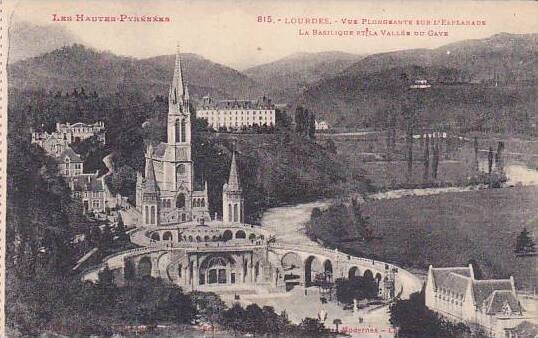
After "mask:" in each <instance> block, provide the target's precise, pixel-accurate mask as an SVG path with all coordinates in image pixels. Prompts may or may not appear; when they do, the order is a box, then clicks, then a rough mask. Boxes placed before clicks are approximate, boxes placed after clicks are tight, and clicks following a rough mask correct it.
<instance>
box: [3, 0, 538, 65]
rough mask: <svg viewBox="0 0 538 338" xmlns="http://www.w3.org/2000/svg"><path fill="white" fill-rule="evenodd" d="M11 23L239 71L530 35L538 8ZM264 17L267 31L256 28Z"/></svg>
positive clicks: (130, 5) (218, 7)
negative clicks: (318, 55)
mask: <svg viewBox="0 0 538 338" xmlns="http://www.w3.org/2000/svg"><path fill="white" fill-rule="evenodd" d="M7 6H8V11H10V12H12V13H13V15H12V16H11V17H12V20H13V21H30V22H33V23H35V24H38V25H63V26H65V27H66V28H67V29H69V30H70V31H72V32H73V33H74V34H76V35H77V36H79V37H80V38H81V39H82V40H83V41H85V42H86V43H87V44H88V45H90V46H92V47H95V48H97V49H100V50H110V51H112V52H113V53H116V54H119V55H129V56H135V57H150V56H156V55H163V54H171V53H173V52H174V51H175V46H176V42H177V41H179V42H180V44H181V49H182V51H183V52H192V53H196V54H199V55H202V56H204V57H206V58H208V59H210V60H213V61H215V62H219V63H223V64H226V65H230V66H233V67H235V68H238V69H242V68H245V67H248V66H252V65H256V64H261V63H265V62H269V61H273V60H276V59H278V58H281V57H285V56H287V55H290V54H292V53H297V52H319V51H328V50H340V51H345V52H350V53H357V54H365V53H367V54H370V53H375V52H383V51H391V50H398V49H408V48H434V47H438V46H441V45H444V44H447V43H450V42H454V41H459V40H464V39H475V38H484V37H488V36H491V35H493V34H496V33H499V32H508V33H536V32H538V20H536V17H538V3H537V2H518V1H510V2H504V1H492V2H488V1H437V2H426V1H405V2H403V1H383V2H381V1H372V2H370V1H321V0H319V1H318V0H309V1H306V0H304V1H302V0H301V1H294V2H293V3H290V2H289V1H284V0H278V1H263V0H262V1H230V0H221V1H209V0H197V1H194V0H191V1H172V0H160V1H151V3H150V1H139V0H115V1H114V0H112V1H96V0H94V1H91V0H90V1H88V0H87V1H74V0H65V1H62V0H54V1H37V0H20V1H15V0H9V1H8V2H7ZM53 14H57V15H58V16H71V17H72V18H73V19H74V18H75V15H76V14H84V15H86V16H114V17H119V16H120V15H122V14H124V15H128V16H144V15H146V16H161V17H169V18H170V22H168V23H143V22H136V23H135V22H133V23H127V22H123V23H117V22H116V23H114V22H100V23H99V22H98V23H95V22H94V23H88V22H76V21H71V22H54V21H53V20H52V17H53ZM259 16H264V17H267V16H271V17H272V21H276V20H278V19H281V21H280V22H275V23H260V22H258V17H259ZM292 18H327V19H328V20H330V21H331V22H334V23H333V24H330V25H296V24H285V23H284V22H285V21H286V19H287V20H288V21H291V20H292ZM346 18H347V19H358V20H359V21H360V20H362V19H371V20H379V19H393V20H417V19H430V20H432V19H447V20H485V21H486V25H485V26H441V25H438V26H417V25H412V26H402V25H362V24H358V25H344V24H341V23H339V22H340V20H341V19H346ZM366 27H368V28H369V29H370V30H375V31H378V32H380V30H387V31H391V32H394V31H401V30H402V29H403V30H408V31H412V32H414V31H425V32H426V33H425V34H427V32H428V31H429V30H433V31H448V36H444V37H427V36H422V37H421V36H410V37H409V36H404V37H401V36H394V35H393V36H391V37H383V36H377V37H372V36H371V37H339V36H323V37H321V36H311V35H310V36H304V35H299V29H302V30H303V31H310V32H311V31H312V30H313V29H318V30H332V31H343V30H353V31H360V30H364V29H365V28H366Z"/></svg>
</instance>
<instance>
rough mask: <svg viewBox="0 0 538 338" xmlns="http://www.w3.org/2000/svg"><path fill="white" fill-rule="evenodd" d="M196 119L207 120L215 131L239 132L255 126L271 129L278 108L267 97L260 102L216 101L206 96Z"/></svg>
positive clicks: (198, 109)
mask: <svg viewBox="0 0 538 338" xmlns="http://www.w3.org/2000/svg"><path fill="white" fill-rule="evenodd" d="M196 117H198V118H203V119H205V120H207V124H208V125H209V126H210V127H211V128H213V129H215V130H218V129H220V128H226V129H237V130H239V129H241V128H245V127H252V126H254V125H257V126H260V127H261V126H267V127H271V126H274V125H275V121H276V106H275V105H274V104H273V103H272V102H271V99H269V98H267V97H265V96H264V97H262V98H260V99H259V100H214V99H212V98H211V97H209V96H205V97H203V98H202V101H201V104H200V105H199V106H198V107H197V110H196Z"/></svg>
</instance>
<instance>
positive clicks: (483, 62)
mask: <svg viewBox="0 0 538 338" xmlns="http://www.w3.org/2000/svg"><path fill="white" fill-rule="evenodd" d="M537 38H538V34H527V35H515V34H505V33H503V34H497V35H494V36H492V37H490V38H487V39H482V40H468V41H461V42H457V43H452V44H448V45H445V46H442V47H439V48H436V49H413V50H404V51H397V52H390V53H381V54H374V55H369V56H367V57H365V58H363V59H362V60H360V61H358V62H356V63H355V64H353V65H351V66H350V67H348V68H347V69H345V70H344V71H342V72H341V73H339V74H338V75H336V76H334V77H331V78H325V79H323V80H320V81H318V82H316V83H314V84H311V85H309V86H308V88H307V89H306V90H305V91H304V92H303V94H302V95H301V96H300V97H299V98H298V100H297V101H298V102H301V103H302V104H304V105H305V106H306V107H308V108H310V109H312V110H314V111H315V112H316V113H317V115H318V116H321V118H324V119H327V120H328V121H329V122H330V123H331V124H333V125H340V126H383V124H384V123H385V120H386V117H387V115H388V113H389V112H391V111H394V112H395V113H396V114H397V115H399V119H401V118H402V116H401V112H402V109H403V108H402V105H403V104H404V103H405V102H406V101H407V100H408V99H409V95H410V90H409V84H410V83H411V82H413V81H414V80H416V79H426V80H428V82H430V83H431V84H432V88H430V89H426V90H423V91H421V100H422V104H421V107H411V108H412V109H417V110H419V111H420V112H419V116H420V118H419V120H421V121H423V122H424V124H429V125H430V126H431V125H439V124H452V125H458V126H459V127H462V128H467V129H489V130H496V131H502V130H511V131H514V130H515V131H524V130H523V129H525V128H527V127H528V125H529V124H530V122H531V121H533V120H535V119H536V118H537V117H536V106H537V104H538V101H537V99H536V97H537V95H536V94H537V89H538V83H537V78H538V63H537V62H536V60H537V57H538V50H537V49H536V45H537Z"/></svg>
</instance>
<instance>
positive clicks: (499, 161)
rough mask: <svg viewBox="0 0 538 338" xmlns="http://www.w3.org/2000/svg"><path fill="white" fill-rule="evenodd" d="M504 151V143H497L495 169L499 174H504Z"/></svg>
mask: <svg viewBox="0 0 538 338" xmlns="http://www.w3.org/2000/svg"><path fill="white" fill-rule="evenodd" d="M503 150H504V142H502V141H499V142H498V143H497V153H496V154H495V168H496V169H497V172H498V173H499V174H502V173H504V161H503Z"/></svg>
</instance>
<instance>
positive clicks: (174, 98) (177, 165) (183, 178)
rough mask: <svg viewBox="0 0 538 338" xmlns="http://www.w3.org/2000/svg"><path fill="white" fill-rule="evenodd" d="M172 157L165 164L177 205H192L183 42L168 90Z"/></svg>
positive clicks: (189, 123)
mask: <svg viewBox="0 0 538 338" xmlns="http://www.w3.org/2000/svg"><path fill="white" fill-rule="evenodd" d="M167 141H168V142H167V143H168V150H167V151H168V152H169V154H168V158H169V159H170V162H169V163H167V164H165V166H167V167H168V172H169V173H170V176H171V177H172V178H173V179H172V182H171V184H172V191H173V192H174V193H175V194H176V197H175V205H176V208H178V209H183V210H185V211H187V210H190V208H191V194H192V192H193V188H194V187H193V182H194V168H193V163H192V157H191V108H190V98H189V88H188V86H187V83H186V82H185V77H184V74H183V67H182V65H181V56H180V52H179V45H178V47H177V52H176V61H175V67H174V76H173V79H172V84H171V85H170V92H169V93H168V121H167Z"/></svg>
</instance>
